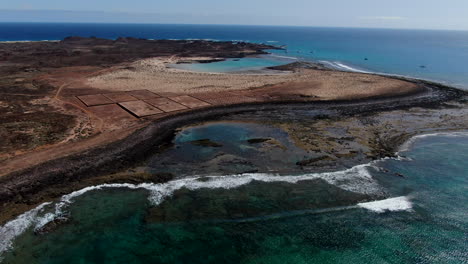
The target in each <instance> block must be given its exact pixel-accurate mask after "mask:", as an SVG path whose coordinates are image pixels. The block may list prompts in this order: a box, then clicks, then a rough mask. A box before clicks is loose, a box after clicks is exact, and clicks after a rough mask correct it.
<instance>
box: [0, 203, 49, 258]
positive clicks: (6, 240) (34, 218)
mask: <svg viewBox="0 0 468 264" xmlns="http://www.w3.org/2000/svg"><path fill="white" fill-rule="evenodd" d="M49 204H51V203H43V204H41V205H39V206H38V207H36V208H34V209H32V210H30V211H28V212H26V213H24V214H22V215H20V216H18V217H17V218H16V219H14V220H11V221H10V222H8V223H6V224H5V225H4V226H1V227H0V253H2V252H4V251H6V250H8V249H10V248H11V246H12V243H13V240H14V239H15V238H16V237H17V236H19V235H20V234H22V233H23V232H24V231H26V230H27V229H28V228H30V227H31V226H32V225H34V224H35V223H37V222H40V221H42V220H43V219H42V217H39V216H38V215H39V213H41V212H42V211H43V210H44V207H46V206H47V205H49ZM0 260H1V255H0Z"/></svg>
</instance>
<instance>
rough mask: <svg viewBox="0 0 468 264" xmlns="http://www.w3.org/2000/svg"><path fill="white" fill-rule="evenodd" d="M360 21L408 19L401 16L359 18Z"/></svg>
mask: <svg viewBox="0 0 468 264" xmlns="http://www.w3.org/2000/svg"><path fill="white" fill-rule="evenodd" d="M358 19H363V20H405V19H406V17H401V16H362V17H358Z"/></svg>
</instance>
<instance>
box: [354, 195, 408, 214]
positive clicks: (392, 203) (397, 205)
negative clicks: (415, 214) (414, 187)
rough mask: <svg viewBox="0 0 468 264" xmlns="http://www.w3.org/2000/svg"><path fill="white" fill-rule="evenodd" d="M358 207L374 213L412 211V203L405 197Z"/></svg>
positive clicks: (362, 204)
mask: <svg viewBox="0 0 468 264" xmlns="http://www.w3.org/2000/svg"><path fill="white" fill-rule="evenodd" d="M357 206H358V207H362V208H365V209H367V210H371V211H373V212H376V213H383V212H386V211H392V212H393V211H410V210H412V203H411V201H410V200H409V198H408V197H406V196H400V197H395V198H388V199H385V200H380V201H373V202H367V203H359V204H358V205H357Z"/></svg>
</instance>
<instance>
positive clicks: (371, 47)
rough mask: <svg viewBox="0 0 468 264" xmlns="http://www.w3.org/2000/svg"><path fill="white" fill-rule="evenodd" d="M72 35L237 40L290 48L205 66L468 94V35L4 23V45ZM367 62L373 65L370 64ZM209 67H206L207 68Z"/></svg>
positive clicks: (0, 28) (0, 31) (0, 34)
mask: <svg viewBox="0 0 468 264" xmlns="http://www.w3.org/2000/svg"><path fill="white" fill-rule="evenodd" d="M67 36H85V37H87V36H96V37H101V38H117V37H119V36H124V37H125V36H131V37H138V38H150V39H210V40H229V41H231V40H234V41H250V42H258V43H266V44H272V45H279V46H283V45H284V46H286V47H287V50H286V51H272V52H273V53H274V54H275V55H276V56H281V57H287V58H281V57H280V58H278V57H277V58H271V59H265V58H263V60H240V61H232V60H230V61H227V62H224V63H219V64H218V65H216V66H213V65H199V67H198V68H197V67H195V70H201V71H236V70H245V69H251V68H258V67H260V66H271V65H277V64H279V62H278V59H288V58H289V59H291V60H296V59H300V60H313V61H324V62H326V63H328V64H329V65H331V66H332V67H336V68H339V69H343V70H356V71H369V72H379V73H386V74H397V75H405V76H411V77H417V78H423V79H428V80H435V81H439V82H443V83H447V84H450V85H453V86H457V87H462V88H465V89H468V67H467V64H468V31H440V30H394V29H351V28H317V27H280V26H228V25H163V24H78V23H0V41H18V40H60V39H63V38H64V37H67ZM366 59H367V60H366ZM205 67H206V68H205Z"/></svg>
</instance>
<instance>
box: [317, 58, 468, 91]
mask: <svg viewBox="0 0 468 264" xmlns="http://www.w3.org/2000/svg"><path fill="white" fill-rule="evenodd" d="M319 62H320V63H323V64H325V65H328V66H329V67H330V68H331V69H335V70H340V71H348V72H359V73H367V74H378V75H382V76H389V77H397V78H406V79H414V80H422V81H428V82H435V83H440V84H443V85H448V86H452V87H456V88H460V89H462V90H466V89H467V86H466V84H463V83H454V82H448V81H446V80H439V79H430V78H421V77H415V76H412V75H404V74H396V73H386V72H379V71H371V70H368V69H366V70H364V69H359V68H357V67H355V66H350V65H348V64H345V63H343V62H339V61H327V60H319Z"/></svg>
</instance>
